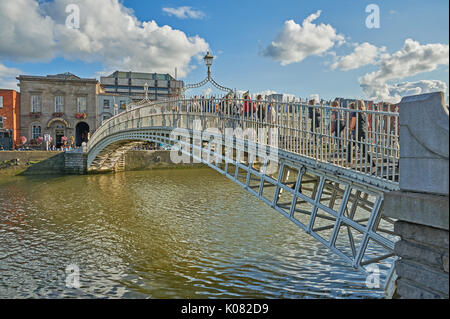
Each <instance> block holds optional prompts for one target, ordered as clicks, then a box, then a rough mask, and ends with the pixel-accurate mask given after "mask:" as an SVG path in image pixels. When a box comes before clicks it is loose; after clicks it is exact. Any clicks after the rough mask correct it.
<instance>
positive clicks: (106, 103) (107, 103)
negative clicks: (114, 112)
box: [103, 100, 111, 109]
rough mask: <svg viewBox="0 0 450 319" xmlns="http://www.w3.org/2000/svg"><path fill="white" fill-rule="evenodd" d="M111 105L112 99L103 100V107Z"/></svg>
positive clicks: (106, 107) (107, 107)
mask: <svg viewBox="0 0 450 319" xmlns="http://www.w3.org/2000/svg"><path fill="white" fill-rule="evenodd" d="M110 107H111V101H110V100H103V108H105V109H109V108H110Z"/></svg>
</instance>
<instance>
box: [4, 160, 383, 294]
mask: <svg viewBox="0 0 450 319" xmlns="http://www.w3.org/2000/svg"><path fill="white" fill-rule="evenodd" d="M69 265H76V266H77V267H78V268H79V282H80V287H79V288H78V289H77V288H69V287H67V285H66V280H67V278H68V277H67V274H66V270H67V268H66V267H67V266H69ZM365 280H366V277H365V275H363V274H362V273H360V272H358V271H356V270H353V269H352V268H351V267H349V266H348V265H347V264H346V263H344V262H343V261H341V260H340V259H339V257H337V256H336V255H334V254H333V253H331V252H330V251H328V250H327V248H325V247H324V246H323V245H322V244H320V243H319V242H317V241H316V240H314V239H313V238H312V237H310V236H309V235H307V234H305V233H304V232H303V231H302V230H301V229H299V228H298V227H297V226H295V225H294V224H293V223H292V222H290V221H289V220H287V219H286V218H284V217H283V216H281V215H280V214H279V213H277V212H276V211H275V210H273V209H271V208H270V207H268V206H267V205H265V204H264V203H262V202H260V201H259V200H258V199H257V198H256V197H254V196H252V195H251V194H249V193H247V192H246V191H245V190H243V189H242V188H240V187H239V186H237V185H235V184H234V183H233V182H231V181H230V180H228V179H226V178H225V177H223V176H222V175H220V174H218V173H216V172H214V171H213V170H209V169H175V170H157V171H144V172H126V173H120V174H109V175H92V176H63V177H38V178H36V177H33V178H30V177H0V298H67V297H69V298H381V297H382V296H383V292H382V291H381V290H379V289H378V290H377V289H369V288H366V285H365Z"/></svg>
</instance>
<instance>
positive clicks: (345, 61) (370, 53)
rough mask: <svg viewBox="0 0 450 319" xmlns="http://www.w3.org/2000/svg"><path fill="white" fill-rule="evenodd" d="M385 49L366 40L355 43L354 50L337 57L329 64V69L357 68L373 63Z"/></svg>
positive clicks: (347, 69) (346, 69)
mask: <svg viewBox="0 0 450 319" xmlns="http://www.w3.org/2000/svg"><path fill="white" fill-rule="evenodd" d="M385 51H386V47H381V48H378V47H376V46H374V45H372V44H370V43H368V42H364V43H362V44H357V45H356V47H355V50H354V51H353V52H352V53H351V54H349V55H346V56H343V57H339V58H338V59H337V61H336V62H335V63H333V64H332V65H331V69H332V70H335V69H337V68H339V69H341V70H342V71H349V70H354V69H359V68H360V67H362V66H365V65H369V64H375V63H376V62H377V60H378V59H379V58H380V55H381V54H382V53H383V52H385Z"/></svg>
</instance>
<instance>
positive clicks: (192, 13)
mask: <svg viewBox="0 0 450 319" xmlns="http://www.w3.org/2000/svg"><path fill="white" fill-rule="evenodd" d="M163 11H164V12H165V13H167V14H168V15H169V16H175V17H177V18H179V19H188V18H191V19H203V18H204V17H205V14H204V13H203V12H202V11H200V10H195V9H193V8H192V7H186V6H185V7H178V8H163Z"/></svg>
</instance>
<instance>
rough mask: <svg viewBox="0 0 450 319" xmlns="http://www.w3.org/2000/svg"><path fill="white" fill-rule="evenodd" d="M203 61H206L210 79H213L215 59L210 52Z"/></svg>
mask: <svg viewBox="0 0 450 319" xmlns="http://www.w3.org/2000/svg"><path fill="white" fill-rule="evenodd" d="M203 60H204V61H205V64H206V66H207V67H208V78H210V77H211V66H212V64H213V60H214V57H213V56H212V55H211V53H209V51H208V53H207V54H206V55H205V57H204V58H203Z"/></svg>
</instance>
